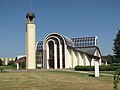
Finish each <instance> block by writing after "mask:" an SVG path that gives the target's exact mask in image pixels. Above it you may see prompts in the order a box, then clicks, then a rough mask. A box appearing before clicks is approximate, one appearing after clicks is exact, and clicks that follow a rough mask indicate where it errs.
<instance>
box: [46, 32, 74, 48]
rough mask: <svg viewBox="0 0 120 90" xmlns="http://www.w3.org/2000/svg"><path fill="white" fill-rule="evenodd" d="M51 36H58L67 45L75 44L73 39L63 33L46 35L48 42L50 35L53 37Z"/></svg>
mask: <svg viewBox="0 0 120 90" xmlns="http://www.w3.org/2000/svg"><path fill="white" fill-rule="evenodd" d="M51 36H56V37H58V38H59V39H60V40H61V41H63V42H64V43H65V44H66V45H69V46H73V42H72V40H71V39H70V38H67V37H66V36H63V35H61V34H58V33H51V34H48V35H47V36H46V37H45V39H44V41H45V42H46V41H47V39H48V38H49V37H51Z"/></svg>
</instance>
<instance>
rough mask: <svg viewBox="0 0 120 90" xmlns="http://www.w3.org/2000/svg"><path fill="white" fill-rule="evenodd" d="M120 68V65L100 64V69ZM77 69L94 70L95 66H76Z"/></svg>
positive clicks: (113, 69) (112, 69) (111, 69)
mask: <svg viewBox="0 0 120 90" xmlns="http://www.w3.org/2000/svg"><path fill="white" fill-rule="evenodd" d="M118 68H120V66H100V67H99V70H100V71H115V70H116V69H118ZM75 70H78V71H94V66H76V67H75Z"/></svg>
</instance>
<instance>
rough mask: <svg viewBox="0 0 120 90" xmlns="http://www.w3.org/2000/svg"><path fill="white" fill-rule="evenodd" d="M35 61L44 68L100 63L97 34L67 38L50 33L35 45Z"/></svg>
mask: <svg viewBox="0 0 120 90" xmlns="http://www.w3.org/2000/svg"><path fill="white" fill-rule="evenodd" d="M36 61H37V64H41V65H42V68H44V69H63V68H74V67H75V66H77V65H80V66H94V64H95V62H98V63H99V65H101V53H100V49H99V47H98V38H97V36H93V37H80V38H68V37H66V36H64V35H61V34H58V33H51V34H49V35H47V36H46V37H45V39H44V40H43V41H38V42H37V45H36Z"/></svg>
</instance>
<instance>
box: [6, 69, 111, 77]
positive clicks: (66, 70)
mask: <svg viewBox="0 0 120 90" xmlns="http://www.w3.org/2000/svg"><path fill="white" fill-rule="evenodd" d="M5 71H7V72H31V71H65V72H78V73H87V74H92V75H94V73H93V72H87V71H76V70H74V69H35V70H25V69H23V70H5ZM100 75H105V76H113V75H112V74H104V73H100Z"/></svg>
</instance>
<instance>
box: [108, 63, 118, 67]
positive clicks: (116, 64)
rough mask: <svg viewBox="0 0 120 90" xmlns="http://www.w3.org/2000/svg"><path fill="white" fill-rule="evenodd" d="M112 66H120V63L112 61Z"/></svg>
mask: <svg viewBox="0 0 120 90" xmlns="http://www.w3.org/2000/svg"><path fill="white" fill-rule="evenodd" d="M110 66H120V63H112V64H110Z"/></svg>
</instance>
